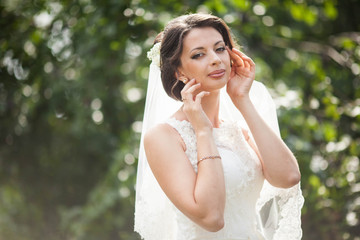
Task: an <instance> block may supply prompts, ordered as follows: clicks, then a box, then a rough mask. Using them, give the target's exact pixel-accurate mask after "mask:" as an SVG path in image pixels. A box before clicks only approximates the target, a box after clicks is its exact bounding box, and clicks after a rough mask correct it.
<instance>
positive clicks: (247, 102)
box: [233, 95, 253, 113]
mask: <svg viewBox="0 0 360 240" xmlns="http://www.w3.org/2000/svg"><path fill="white" fill-rule="evenodd" d="M233 103H234V105H235V106H236V108H237V109H238V110H239V111H240V112H241V113H242V112H243V111H244V110H246V108H249V107H251V106H253V103H252V101H251V99H250V97H249V95H247V96H242V97H238V98H236V99H233Z"/></svg>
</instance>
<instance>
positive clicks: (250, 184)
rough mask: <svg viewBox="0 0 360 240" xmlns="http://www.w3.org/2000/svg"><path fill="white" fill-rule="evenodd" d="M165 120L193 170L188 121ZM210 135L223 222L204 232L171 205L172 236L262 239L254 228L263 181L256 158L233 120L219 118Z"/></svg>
mask: <svg viewBox="0 0 360 240" xmlns="http://www.w3.org/2000/svg"><path fill="white" fill-rule="evenodd" d="M166 123H168V124H169V125H171V126H172V127H173V128H175V129H176V130H177V132H178V133H179V134H180V136H181V137H182V139H183V141H184V143H185V146H186V152H185V153H186V155H187V157H188V159H189V161H190V162H191V164H192V166H193V168H194V170H195V171H197V150H196V136H195V133H194V130H193V128H192V126H191V124H190V123H189V122H187V121H179V120H176V119H174V118H171V119H169V120H167V121H166ZM213 136H214V140H215V143H216V145H217V147H218V150H219V153H220V155H221V158H222V163H223V169H224V177H225V188H226V204H225V212H224V220H225V226H224V228H223V229H222V230H220V231H218V232H215V233H213V232H208V231H206V230H204V229H203V228H201V227H199V226H198V225H197V224H195V223H194V222H192V221H191V220H190V219H188V218H187V217H186V216H185V215H184V214H182V213H181V212H180V211H179V210H177V209H176V208H175V206H173V208H172V209H173V210H174V212H175V217H176V225H177V227H176V228H177V229H176V237H175V239H176V240H192V239H222V240H225V239H252V240H260V239H264V238H263V237H262V236H261V234H260V233H259V232H258V230H257V228H256V201H257V199H258V198H259V196H260V191H261V188H262V185H263V181H264V178H263V175H262V169H261V164H260V161H259V159H258V157H257V155H256V154H255V152H254V151H253V149H252V148H251V147H250V145H249V144H248V143H247V142H246V140H245V138H244V136H243V134H242V131H241V128H240V126H239V125H237V124H236V123H230V122H223V123H222V124H221V126H220V128H215V129H214V130H213Z"/></svg>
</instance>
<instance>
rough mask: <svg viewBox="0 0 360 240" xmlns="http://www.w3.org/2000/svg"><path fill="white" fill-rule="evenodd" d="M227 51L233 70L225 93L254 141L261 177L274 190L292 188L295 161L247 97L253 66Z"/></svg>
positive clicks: (297, 178)
mask: <svg viewBox="0 0 360 240" xmlns="http://www.w3.org/2000/svg"><path fill="white" fill-rule="evenodd" d="M228 51H229V53H230V56H231V59H232V60H233V69H232V78H231V79H230V81H229V83H228V85H227V92H228V93H229V95H230V97H231V99H232V101H233V103H234V105H235V106H236V108H237V109H238V110H239V111H240V112H241V114H242V115H243V116H244V118H245V121H246V123H247V124H248V126H249V128H250V131H251V133H252V135H253V137H254V140H255V143H256V146H255V147H256V148H255V150H256V151H257V152H258V155H260V160H261V163H262V166H263V173H264V176H265V178H266V179H267V180H268V181H269V183H270V184H272V185H273V186H275V187H281V188H289V187H292V186H294V185H295V184H297V183H298V182H299V181H300V177H301V175H300V171H299V166H298V164H297V160H296V158H295V157H294V155H293V154H292V152H291V151H290V149H289V148H288V147H287V146H286V144H285V143H284V142H283V140H282V139H281V138H280V137H279V136H278V135H277V134H276V133H275V132H274V131H273V130H272V129H271V128H270V127H269V126H268V125H267V124H266V122H265V121H264V120H263V119H262V118H261V116H260V115H259V113H258V112H257V111H256V109H255V107H254V105H253V104H252V102H251V100H250V97H249V91H250V88H251V85H252V82H253V80H254V77H255V64H254V62H253V61H252V60H251V59H250V58H249V57H247V56H246V55H245V54H243V53H242V52H240V51H239V50H236V49H233V50H230V49H228ZM253 145H254V144H253Z"/></svg>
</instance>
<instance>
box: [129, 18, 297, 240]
mask: <svg viewBox="0 0 360 240" xmlns="http://www.w3.org/2000/svg"><path fill="white" fill-rule="evenodd" d="M158 40H159V43H157V44H155V46H154V49H153V50H152V51H153V52H152V54H151V55H152V59H153V63H152V64H151V69H150V77H149V86H148V95H147V100H146V107H145V114H144V122H143V124H144V125H143V136H142V141H141V146H140V155H139V165H138V176H137V186H136V206H135V231H137V232H139V234H140V235H141V237H142V238H144V239H146V240H151V239H156V240H162V239H164V240H171V239H177V240H180V239H184V240H190V239H222V240H225V239H227V240H230V239H239V240H240V239H252V240H260V239H266V240H270V239H274V240H279V239H286V240H293V239H301V235H302V232H301V227H300V224H301V223H300V211H301V207H302V204H303V197H302V195H301V190H300V187H299V181H300V171H299V167H298V164H297V160H296V158H295V157H294V155H293V154H292V153H291V151H290V150H289V148H288V147H287V146H286V145H285V143H284V142H283V141H282V139H281V137H280V136H279V133H278V128H277V119H276V112H275V109H274V106H273V103H272V99H271V97H270V96H269V94H268V92H267V90H266V88H265V87H264V86H263V85H262V84H260V83H259V82H256V81H254V78H255V64H254V62H253V61H252V60H251V59H250V58H249V57H248V56H246V55H245V54H244V53H242V52H241V51H239V50H238V49H236V48H235V44H234V41H233V39H232V37H231V34H230V30H229V28H228V26H227V25H226V24H225V22H224V21H223V20H221V19H220V18H218V17H215V16H213V15H208V14H190V15H184V16H180V17H178V18H175V19H174V20H172V21H171V22H169V23H168V25H167V26H166V28H165V30H164V32H162V33H161V34H160V38H159V39H158ZM156 48H160V61H159V60H158V59H157V57H158V56H157V54H158V52H157V51H156ZM157 64H158V65H160V69H159V66H157ZM159 71H160V72H159ZM160 74H161V77H160ZM160 78H161V80H160ZM160 81H162V85H163V89H164V90H165V92H166V93H167V95H168V96H169V97H171V98H172V99H175V100H177V101H178V102H179V103H181V102H182V105H180V106H179V108H178V109H177V110H176V109H174V106H177V104H176V103H174V102H172V100H171V98H169V97H168V96H164V95H165V94H164V93H163V90H162V87H161V86H160V83H159V82H160ZM170 111H173V114H172V115H171V116H169V117H168V116H167V114H169V113H170ZM165 117H166V118H165ZM150 169H151V170H150Z"/></svg>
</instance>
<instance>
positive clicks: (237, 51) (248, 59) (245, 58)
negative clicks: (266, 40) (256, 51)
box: [232, 48, 255, 65]
mask: <svg viewBox="0 0 360 240" xmlns="http://www.w3.org/2000/svg"><path fill="white" fill-rule="evenodd" d="M232 50H233V51H234V52H236V53H237V54H239V56H241V58H242V59H244V60H246V61H249V63H250V65H251V64H254V65H255V63H254V61H253V60H252V59H251V58H250V57H248V56H247V55H246V54H245V53H243V52H242V51H240V50H239V49H236V48H233V49H232Z"/></svg>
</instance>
